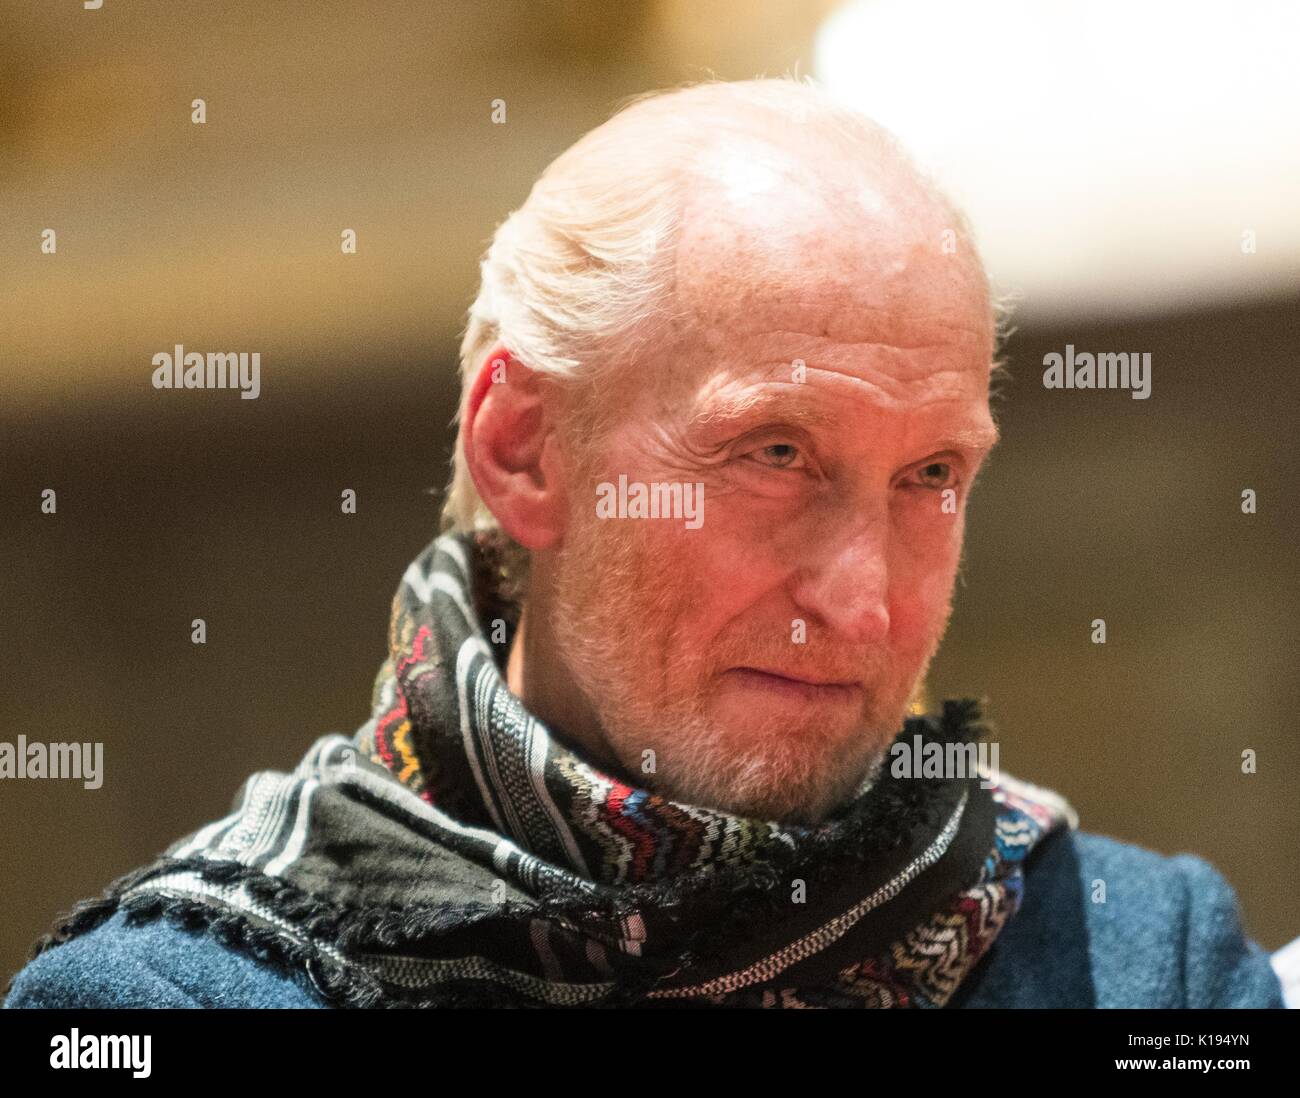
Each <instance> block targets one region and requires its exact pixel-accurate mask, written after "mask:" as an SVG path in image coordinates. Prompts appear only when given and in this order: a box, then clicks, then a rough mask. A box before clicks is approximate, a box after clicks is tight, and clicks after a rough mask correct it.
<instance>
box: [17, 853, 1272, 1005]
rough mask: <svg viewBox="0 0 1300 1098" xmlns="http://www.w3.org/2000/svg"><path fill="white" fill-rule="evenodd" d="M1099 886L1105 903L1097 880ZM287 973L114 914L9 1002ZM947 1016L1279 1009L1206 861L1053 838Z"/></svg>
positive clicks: (272, 980) (255, 983)
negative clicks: (990, 1010)
mask: <svg viewBox="0 0 1300 1098" xmlns="http://www.w3.org/2000/svg"><path fill="white" fill-rule="evenodd" d="M1097 881H1104V882H1105V902H1104V903H1097V902H1093V897H1094V895H1097V894H1099V893H1098V890H1096V887H1095V882H1097ZM327 1005H328V1004H327V1003H325V1002H324V1000H323V999H322V998H321V996H320V995H319V993H318V992H317V991H316V989H315V988H314V987H313V985H312V983H311V980H310V978H309V977H308V976H307V975H306V973H301V974H297V975H288V974H285V973H283V972H281V971H280V970H278V969H275V968H272V967H270V966H268V965H267V964H265V963H263V962H260V961H258V960H255V959H254V958H252V957H250V956H248V955H247V954H244V953H241V952H239V951H237V950H233V949H229V948H227V947H225V946H222V945H221V944H220V943H218V942H217V941H215V940H214V939H212V938H210V937H208V936H206V935H205V934H203V933H202V932H200V931H197V930H183V929H179V928H177V927H175V926H173V925H172V924H171V923H168V922H166V921H165V920H156V921H152V922H147V923H143V924H139V925H134V926H128V925H127V924H126V922H125V918H124V916H123V914H122V912H120V911H119V912H117V913H115V914H114V915H113V916H112V918H110V919H109V920H108V921H107V922H105V923H103V924H102V925H100V926H99V927H97V928H96V929H94V930H92V931H90V932H88V933H86V934H83V935H81V936H80V937H77V938H74V939H72V940H71V941H68V942H65V943H64V944H62V945H59V946H56V947H54V948H53V949H51V950H48V951H47V952H45V953H44V954H42V955H41V956H40V957H37V958H36V959H35V960H34V961H32V962H31V963H30V964H28V965H27V967H26V968H24V969H23V970H22V971H21V972H20V973H19V974H18V976H17V978H16V979H15V981H14V984H13V988H12V991H11V993H10V995H9V998H8V999H7V1000H6V1002H5V1006H6V1007H322V1006H327ZM949 1005H950V1006H953V1007H966V1008H978V1007H1174V1008H1179V1007H1281V1006H1282V1005H1283V1001H1282V989H1281V983H1280V981H1279V979H1278V977H1277V975H1276V974H1275V973H1274V971H1273V969H1272V967H1271V965H1270V962H1269V957H1268V955H1267V954H1266V953H1265V952H1264V951H1263V950H1262V949H1261V948H1260V947H1259V946H1258V945H1257V944H1255V943H1254V942H1252V941H1250V940H1249V939H1247V938H1246V937H1245V935H1244V934H1243V932H1242V929H1241V922H1240V916H1239V912H1238V908H1237V901H1236V897H1235V895H1234V894H1233V892H1232V889H1231V888H1230V887H1229V886H1228V884H1227V882H1226V881H1225V880H1224V879H1223V877H1222V876H1221V875H1220V874H1219V873H1218V872H1217V871H1216V870H1215V869H1214V868H1213V867H1212V866H1210V865H1209V864H1208V863H1207V862H1205V861H1203V860H1201V859H1200V858H1197V857H1194V856H1192V855H1189V854H1179V855H1177V856H1174V857H1165V856H1162V855H1159V854H1155V853H1153V852H1151V851H1149V850H1144V849H1142V848H1141V847H1137V846H1133V845H1130V844H1126V843H1121V842H1118V841H1116V840H1114V839H1110V838H1106V837H1105V836H1101V835H1093V834H1088V833H1086V832H1078V831H1061V832H1058V833H1056V834H1054V835H1052V836H1050V837H1049V838H1047V839H1045V840H1044V841H1043V843H1042V845H1041V847H1040V848H1038V849H1036V850H1035V851H1034V854H1033V855H1032V856H1031V858H1030V859H1029V861H1028V863H1027V865H1026V874H1025V893H1024V902H1023V904H1022V906H1021V909H1020V911H1019V912H1018V913H1017V915H1016V916H1015V918H1014V919H1012V920H1011V921H1010V922H1009V923H1008V924H1007V926H1006V927H1005V928H1004V929H1003V930H1002V933H1001V934H1000V935H999V936H998V938H997V941H996V942H995V943H994V945H993V947H992V949H991V950H990V951H989V953H988V954H987V955H986V956H985V957H984V958H983V959H982V960H981V961H980V963H979V965H978V966H977V967H976V968H975V969H974V971H973V972H972V973H971V974H970V976H969V977H968V978H967V980H966V981H965V983H964V984H963V985H962V987H961V988H959V989H958V992H957V994H956V996H955V997H954V999H953V1001H952V1002H951V1003H950V1004H949Z"/></svg>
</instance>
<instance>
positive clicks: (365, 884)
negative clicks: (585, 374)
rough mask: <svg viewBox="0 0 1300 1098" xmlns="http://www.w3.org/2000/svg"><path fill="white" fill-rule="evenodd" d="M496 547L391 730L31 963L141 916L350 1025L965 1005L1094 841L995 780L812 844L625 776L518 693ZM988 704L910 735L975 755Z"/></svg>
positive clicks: (399, 696) (300, 775)
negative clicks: (1020, 919)
mask: <svg viewBox="0 0 1300 1098" xmlns="http://www.w3.org/2000/svg"><path fill="white" fill-rule="evenodd" d="M498 550H499V543H497V542H494V541H492V540H491V539H490V538H488V537H487V536H485V535H477V536H471V535H464V534H445V535H443V536H441V537H439V538H437V539H436V540H435V541H434V542H433V543H432V544H430V545H429V546H428V547H427V548H426V549H425V550H424V552H423V553H421V555H420V556H419V557H418V558H417V559H416V560H415V561H414V563H412V564H411V566H410V567H409V568H408V569H407V571H406V573H405V575H404V576H403V577H402V582H401V584H400V585H399V587H398V591H397V594H396V596H395V597H394V600H393V608H392V619H391V625H390V630H389V656H388V659H387V660H386V661H385V663H384V664H383V666H382V667H381V669H380V672H379V675H378V677H377V679H376V682H375V687H374V692H373V699H372V714H371V717H370V719H369V720H367V721H366V723H365V724H364V725H363V726H362V727H361V728H360V729H359V730H358V731H357V732H356V734H355V735H353V736H344V735H341V734H337V733H334V734H330V735H327V736H324V737H322V738H321V739H319V740H318V741H317V742H316V743H315V744H314V745H313V746H312V748H311V750H310V751H309V752H308V753H307V755H306V757H305V758H304V759H303V760H302V762H301V763H300V764H299V765H298V766H297V768H296V769H295V770H294V771H293V773H291V774H285V773H279V772H260V773H256V774H253V775H252V776H251V777H250V778H249V779H248V780H247V781H246V782H245V783H244V786H243V788H242V790H241V791H240V794H239V796H238V797H237V798H236V803H235V805H234V811H233V812H232V813H231V814H230V815H228V816H226V817H225V818H223V819H220V820H217V821H215V822H213V823H210V824H208V825H206V826H205V827H202V828H200V829H198V830H197V831H195V832H193V833H192V834H191V835H189V836H187V837H185V838H184V839H181V840H179V841H177V842H175V843H173V844H172V845H171V846H169V847H168V848H167V850H166V851H165V852H164V853H163V854H162V855H160V856H159V858H158V859H157V860H156V861H154V862H152V863H150V864H149V865H146V866H143V867H142V868H140V869H137V870H135V871H134V872H132V873H129V874H127V875H126V876H125V877H122V878H120V879H119V880H117V881H115V882H113V884H112V885H110V886H109V889H108V890H107V891H106V892H105V894H104V895H103V896H102V897H100V898H98V899H94V900H89V901H83V902H82V903H81V904H79V905H77V907H75V908H74V909H73V911H72V912H71V913H70V914H69V915H68V916H66V917H65V918H64V919H63V920H62V921H61V922H60V923H58V924H57V925H56V926H55V928H54V930H53V931H52V933H50V934H48V935H46V936H45V937H44V938H43V939H41V941H40V942H38V943H37V944H36V946H35V947H34V949H33V954H32V955H33V956H35V955H36V954H37V953H39V952H41V951H43V950H44V949H47V948H51V947H54V946H57V945H58V944H59V943H60V942H62V941H65V940H67V939H68V938H70V937H73V936H75V935H77V934H80V933H84V932H85V931H86V930H88V929H90V928H92V927H94V926H96V925H98V924H99V923H101V922H103V921H104V920H105V919H107V918H108V917H109V916H110V915H111V914H112V912H113V911H114V910H116V909H117V908H119V907H120V908H123V909H125V910H126V912H127V913H128V919H130V920H137V919H148V918H154V917H158V916H165V917H167V918H170V919H172V920H174V921H176V922H177V923H180V924H182V925H186V926H198V927H202V928H205V929H206V930H207V932H208V933H210V934H212V935H214V936H215V937H217V938H218V939H219V940H220V941H222V942H224V943H226V944H228V945H231V946H234V947H236V948H241V949H245V950H248V951H250V952H251V953H253V954H254V955H256V956H258V957H260V958H262V959H263V960H265V961H267V962H269V963H272V964H276V965H279V966H282V967H284V968H286V969H298V970H303V969H305V970H306V971H307V972H308V973H310V975H311V977H312V980H313V981H314V983H315V985H316V987H317V988H318V990H319V991H320V992H321V993H322V995H323V996H325V998H326V999H327V1000H328V1001H330V1002H331V1003H333V1004H335V1005H339V1006H420V1007H425V1006H583V1005H596V1006H631V1005H637V1006H682V1005H693V1006H700V1005H722V1006H751V1007H752V1006H757V1007H806V1006H820V1007H826V1006H849V1007H942V1006H944V1005H945V1004H947V1003H948V1001H949V1000H950V999H951V998H952V996H953V994H954V992H955V991H956V990H957V988H958V986H959V985H960V984H961V983H962V981H963V979H965V977H966V976H967V975H968V974H969V973H970V971H971V969H972V968H973V967H974V965H975V964H976V963H977V962H978V961H979V959H980V958H981V957H982V956H983V955H984V954H985V953H986V952H987V950H988V949H989V947H990V945H992V943H993V941H994V939H995V938H996V937H997V934H998V932H999V930H1000V929H1001V928H1002V927H1003V926H1004V925H1005V924H1006V922H1007V920H1008V919H1010V918H1011V917H1012V916H1013V915H1014V914H1015V912H1016V910H1017V909H1018V907H1019V904H1020V900H1021V892H1022V885H1023V872H1022V867H1023V863H1024V860H1025V858H1026V856H1027V855H1028V854H1029V852H1030V851H1031V850H1032V849H1033V847H1034V846H1035V844H1036V843H1038V842H1039V841H1040V840H1041V839H1042V838H1043V836H1045V835H1047V834H1048V833H1050V832H1052V831H1054V830H1056V829H1057V828H1060V827H1065V826H1068V827H1075V826H1077V819H1076V817H1075V815H1074V812H1073V810H1072V809H1071V808H1070V806H1069V805H1068V804H1066V803H1065V802H1064V801H1062V800H1061V799H1060V798H1059V797H1058V796H1056V795H1055V794H1053V793H1051V792H1050V791H1047V790H1042V789H1037V788H1035V787H1033V786H1029V785H1027V784H1025V783H1021V782H1018V781H1016V780H1014V779H1011V778H1009V777H1007V776H1006V775H1002V776H1000V778H999V779H998V781H997V782H995V783H994V784H993V786H992V788H991V789H989V788H985V787H984V783H982V782H981V781H980V780H979V779H978V778H977V777H968V778H916V777H895V776H894V775H893V773H892V768H889V767H879V768H878V770H877V772H875V773H873V774H872V775H870V776H869V777H868V779H867V780H866V781H865V782H864V783H863V786H862V787H861V788H860V789H859V791H858V794H857V795H856V797H855V798H854V799H853V800H852V801H851V803H850V804H848V805H847V806H845V807H844V808H842V809H841V810H840V811H839V812H837V813H836V814H834V815H833V816H832V817H831V818H830V819H828V820H826V821H825V822H823V823H821V824H819V825H817V826H809V827H803V826H795V825H782V824H778V823H773V822H765V821H760V820H754V819H746V818H743V817H740V816H735V815H730V814H728V813H726V812H721V811H718V810H714V809H708V808H702V807H699V806H695V805H688V804H681V803H676V802H674V801H671V800H668V799H666V798H664V797H663V796H660V795H659V794H656V793H654V792H651V791H649V790H646V789H643V788H638V787H637V786H635V785H631V784H628V783H627V782H625V781H623V780H620V779H619V778H616V777H613V776H611V775H608V774H605V773H602V772H601V771H600V770H598V769H596V768H595V767H593V766H591V765H589V764H588V763H587V762H585V761H584V760H583V759H582V758H580V757H579V755H577V754H576V753H575V752H574V751H573V750H571V749H570V748H569V747H568V746H566V745H565V744H564V743H563V742H562V741H561V739H559V738H558V737H557V736H556V735H555V734H554V733H552V731H551V730H549V729H548V728H547V727H546V726H545V725H544V724H543V723H542V722H540V721H538V720H537V719H536V718H534V717H533V716H531V715H530V714H529V713H528V711H527V710H526V709H525V708H524V706H523V705H522V703H521V702H520V700H519V699H518V698H517V697H516V696H515V695H513V694H512V693H510V691H509V690H508V689H507V687H506V685H505V682H504V679H503V674H502V669H503V666H504V662H505V658H506V654H507V652H508V651H509V646H510V641H511V639H512V638H513V635H514V631H515V629H516V627H517V623H518V605H517V603H515V602H513V601H511V599H510V598H508V597H507V596H506V595H505V594H503V592H504V591H507V588H506V587H505V585H504V584H503V582H502V575H503V574H502V571H501V568H500V557H499V551H498ZM983 731H984V729H983V728H982V727H981V725H980V722H979V711H978V707H977V705H976V704H975V703H974V702H971V701H962V702H951V701H950V702H946V703H944V706H943V711H942V713H941V714H940V715H938V716H919V717H911V718H908V719H907V720H906V721H905V723H904V727H903V729H902V730H901V731H900V733H899V735H900V738H904V739H906V741H907V742H908V743H909V744H911V743H913V742H914V741H913V737H916V736H920V737H921V738H922V742H923V743H925V744H928V743H936V744H939V745H940V747H941V748H942V747H943V745H947V744H969V743H972V742H973V740H975V739H977V738H978V737H979V736H980V735H982V734H983Z"/></svg>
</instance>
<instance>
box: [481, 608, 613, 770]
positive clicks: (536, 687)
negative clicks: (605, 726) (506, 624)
mask: <svg viewBox="0 0 1300 1098" xmlns="http://www.w3.org/2000/svg"><path fill="white" fill-rule="evenodd" d="M549 625H550V619H549V615H547V614H546V613H545V612H544V611H543V610H542V608H541V607H540V606H539V605H538V603H537V602H536V601H535V600H534V599H531V598H530V599H529V600H527V601H525V603H524V606H523V609H522V611H521V612H520V615H519V625H518V628H516V630H515V635H514V640H513V642H512V643H511V646H510V655H509V657H508V658H507V660H506V685H507V686H508V687H509V688H510V692H511V693H512V694H514V695H515V697H517V698H519V700H520V701H522V702H523V703H524V708H525V709H527V710H528V712H529V713H531V714H532V715H533V716H534V717H536V718H537V719H538V720H540V721H542V722H543V723H544V724H545V725H546V726H547V727H548V728H549V729H550V730H551V731H552V732H553V733H554V734H555V735H556V736H557V737H558V738H559V739H561V740H562V741H564V742H565V743H566V744H567V745H568V746H569V747H570V748H571V749H572V750H574V751H575V752H576V753H577V754H578V755H580V756H581V757H582V758H584V759H585V760H586V761H588V762H589V763H591V764H592V765H593V766H596V767H599V768H600V769H602V770H604V771H605V772H606V773H608V774H611V775H615V776H617V775H621V774H622V773H623V768H622V766H621V765H620V764H619V762H618V760H617V759H616V758H615V757H614V755H613V753H612V752H611V751H610V750H609V746H608V745H607V744H606V742H605V737H604V735H603V734H602V733H601V731H600V725H599V722H598V721H597V720H596V717H595V714H594V713H593V712H592V710H591V708H590V706H589V705H588V704H587V703H586V701H585V699H583V698H582V696H581V694H580V693H579V692H578V691H577V690H576V689H575V688H574V686H573V680H572V678H571V676H570V675H569V673H568V671H567V669H566V668H565V667H564V665H563V663H561V662H560V659H559V646H558V645H557V644H556V643H555V637H554V634H553V633H552V632H551V630H550V628H549Z"/></svg>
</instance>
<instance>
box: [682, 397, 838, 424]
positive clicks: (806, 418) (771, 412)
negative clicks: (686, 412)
mask: <svg viewBox="0 0 1300 1098" xmlns="http://www.w3.org/2000/svg"><path fill="white" fill-rule="evenodd" d="M838 418H839V417H837V416H835V415H833V414H831V413H830V412H827V411H825V410H823V409H821V408H817V407H815V406H814V405H812V404H809V403H808V402H807V401H806V400H803V399H801V398H799V397H797V396H790V395H787V394H784V393H782V394H770V395H762V396H752V397H740V398H738V399H736V400H729V401H726V402H724V403H722V404H718V405H714V406H713V407H711V408H708V409H704V410H701V411H699V412H697V413H696V414H695V415H693V416H692V417H691V418H690V420H689V422H688V424H687V426H688V427H689V428H690V429H692V430H725V429H727V428H742V427H744V426H745V425H747V424H749V423H752V422H754V421H755V420H759V419H770V420H772V421H784V422H787V423H795V424H798V425H800V426H803V427H828V426H830V425H832V424H833V423H835V422H837V420H838Z"/></svg>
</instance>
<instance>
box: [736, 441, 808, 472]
mask: <svg viewBox="0 0 1300 1098" xmlns="http://www.w3.org/2000/svg"><path fill="white" fill-rule="evenodd" d="M756 454H765V455H767V456H768V457H770V458H772V459H773V460H771V461H766V460H763V459H760V458H757V457H755V455H756ZM745 456H746V457H750V458H754V460H756V461H758V463H759V464H760V465H766V466H768V467H769V468H772V469H790V468H798V466H794V465H792V464H791V463H792V462H793V461H794V460H795V458H797V457H798V456H799V447H797V446H792V445H790V444H789V443H788V442H779V443H775V444H774V445H772V446H763V447H760V448H759V449H757V450H755V451H753V453H750V454H746V455H745Z"/></svg>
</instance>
